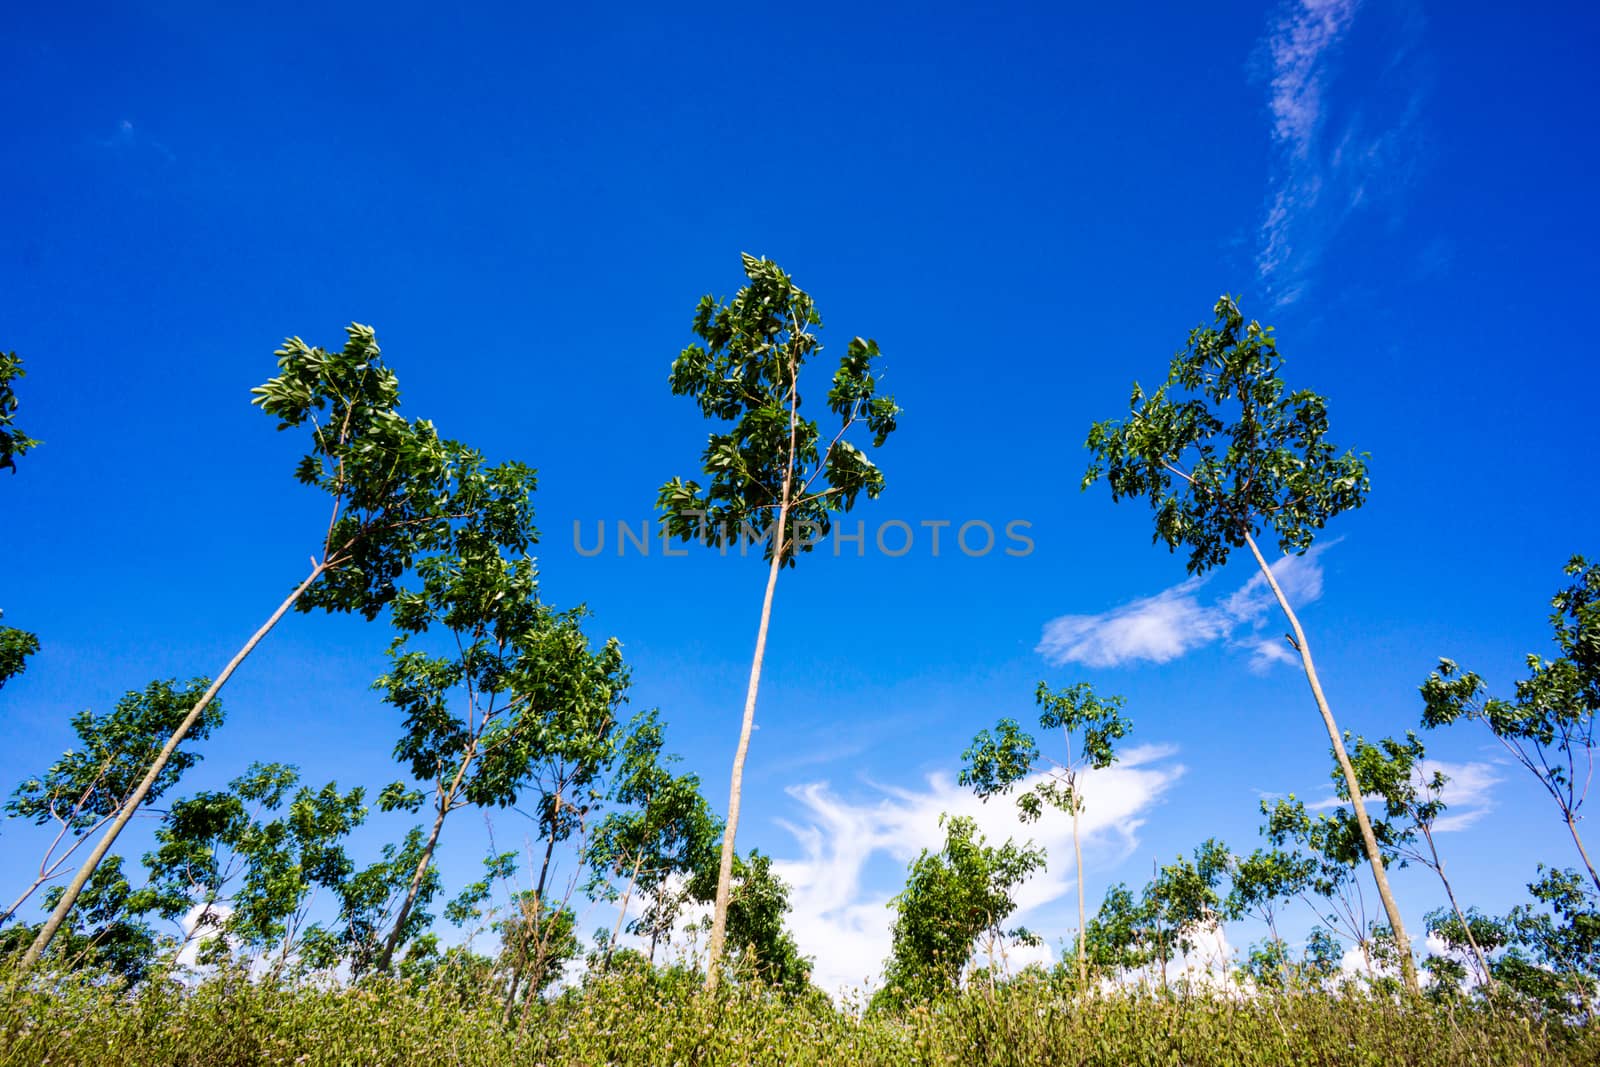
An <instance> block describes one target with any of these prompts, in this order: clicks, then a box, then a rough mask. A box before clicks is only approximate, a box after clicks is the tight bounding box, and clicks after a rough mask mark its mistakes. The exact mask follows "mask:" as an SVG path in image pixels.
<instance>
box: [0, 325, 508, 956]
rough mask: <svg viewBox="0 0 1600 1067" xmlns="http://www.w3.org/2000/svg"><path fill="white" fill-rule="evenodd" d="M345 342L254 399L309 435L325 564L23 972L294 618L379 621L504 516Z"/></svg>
mask: <svg viewBox="0 0 1600 1067" xmlns="http://www.w3.org/2000/svg"><path fill="white" fill-rule="evenodd" d="M346 334H347V340H346V343H345V346H344V348H343V349H341V350H338V351H333V352H329V351H325V350H323V349H321V348H312V347H311V346H309V345H307V344H306V343H305V342H304V341H302V340H300V338H298V337H293V338H290V339H289V340H287V341H285V342H284V345H283V347H282V348H280V349H278V351H277V357H278V369H279V371H280V372H281V373H280V374H279V375H278V376H277V377H276V378H273V379H271V380H270V381H268V382H267V383H266V384H264V385H261V386H258V387H257V388H256V389H254V390H253V392H254V394H255V396H254V401H253V402H254V403H256V404H258V405H259V406H260V407H261V409H262V410H263V411H264V412H266V413H267V414H268V415H271V416H273V417H275V418H276V419H277V420H278V428H279V429H280V430H284V429H291V428H299V427H305V426H309V427H310V429H311V439H310V450H309V451H308V452H307V453H306V455H305V456H304V457H303V458H302V459H301V460H300V462H299V464H298V466H297V467H296V470H295V476H296V478H297V479H298V480H299V481H300V482H302V483H304V484H306V485H310V486H314V487H316V488H317V489H319V490H321V491H322V492H324V493H326V494H327V496H328V498H329V502H330V514H329V517H328V524H327V526H326V528H325V530H324V532H323V535H322V546H321V551H320V554H319V555H316V556H313V557H312V559H311V568H310V570H309V571H308V572H307V573H306V575H305V577H304V578H302V579H301V580H300V582H299V584H298V585H296V586H295V588H294V589H293V590H292V591H291V592H290V593H289V595H288V596H287V597H285V598H284V600H283V602H282V603H281V604H279V605H278V606H277V608H276V609H275V610H274V611H273V612H272V614H271V615H269V616H268V617H267V620H266V622H264V623H262V624H261V626H260V627H259V628H258V629H257V630H256V631H255V633H253V634H251V635H250V638H249V639H248V640H247V641H245V643H244V645H243V646H242V647H240V649H239V650H238V652H236V653H235V654H234V656H233V658H232V659H230V660H229V661H228V663H227V665H226V666H224V667H223V669H222V671H221V673H219V674H218V675H217V676H216V678H215V679H214V680H213V681H212V683H211V685H210V687H209V688H208V689H207V690H206V691H205V693H203V694H201V696H200V698H199V699H198V700H197V701H195V704H194V706H193V707H192V708H190V710H189V713H188V715H186V716H185V717H184V719H183V721H182V722H180V723H179V724H178V726H177V728H176V729H175V730H173V732H172V736H171V737H169V738H168V739H167V743H166V744H165V745H163V746H162V748H161V751H160V752H159V753H157V754H156V757H155V758H154V759H153V760H152V761H151V763H150V767H149V769H148V770H147V771H146V772H145V776H144V778H143V780H141V781H140V783H139V784H138V785H137V786H135V788H134V790H133V792H132V793H131V794H130V795H129V797H128V799H127V800H126V802H125V803H124V804H123V805H122V808H121V810H120V811H118V812H117V814H116V816H115V817H114V818H113V819H112V820H111V821H110V823H109V824H108V825H107V827H106V829H105V832H104V834H102V835H101V838H100V840H99V842H98V843H97V844H96V845H95V847H94V849H93V850H92V851H91V852H90V853H89V855H88V856H87V857H86V858H85V860H84V862H83V865H82V866H81V867H80V868H79V869H78V872H77V874H76V875H75V876H74V877H73V879H72V881H71V882H70V883H69V884H68V885H67V886H66V889H65V890H64V892H63V893H62V894H61V897H60V900H59V902H58V903H57V904H56V907H55V910H54V911H52V912H51V914H50V918H49V919H48V920H46V922H45V923H44V925H43V926H42V927H41V928H40V930H39V936H38V937H37V938H36V939H35V941H34V944H33V945H32V946H30V947H29V949H28V952H27V954H26V955H25V956H24V958H23V962H22V966H23V967H28V966H31V965H32V964H33V963H34V961H36V960H37V959H38V958H39V955H40V953H42V952H43V951H44V949H45V947H46V946H47V945H48V944H49V943H50V939H51V938H52V937H54V936H55V932H56V930H57V929H59V928H60V926H61V924H62V922H63V921H65V919H66V916H67V913H68V912H69V911H71V910H72V907H73V905H74V904H75V903H76V901H77V899H78V894H79V893H81V892H82V891H83V887H84V885H86V884H87V883H88V880H89V877H90V876H91V875H92V874H93V873H94V868H95V867H96V866H97V865H98V864H99V863H100V861H101V860H102V859H103V858H104V857H105V855H106V853H107V852H109V851H110V849H111V846H112V844H113V843H115V841H116V839H117V835H119V834H120V833H121V832H122V829H123V827H124V826H126V825H127V823H128V820H129V819H131V818H132V817H133V814H134V812H136V811H137V810H138V809H139V805H141V804H142V803H144V801H145V799H146V797H147V796H148V795H149V791H150V789H151V787H152V786H153V785H154V784H155V782H156V780H157V779H158V778H159V777H160V775H161V772H162V769H163V768H164V767H165V766H166V763H167V761H168V760H170V759H171V758H172V755H173V753H174V752H175V751H177V748H178V746H179V745H180V744H182V742H183V739H184V738H185V737H186V736H187V735H188V733H189V731H190V730H191V729H193V727H194V725H195V723H197V722H198V721H199V720H200V717H201V716H202V715H203V714H204V713H205V709H206V706H207V705H208V704H210V702H211V701H212V700H213V699H214V698H215V697H216V695H217V693H218V692H219V691H220V690H221V689H222V687H223V686H224V685H226V684H227V682H228V679H230V678H231V677H233V672H234V671H236V670H238V669H239V665H240V664H242V663H243V662H244V661H245V659H246V658H247V657H248V656H249V655H250V653H251V652H252V651H254V649H255V647H256V646H257V645H258V644H260V642H261V640H262V639H263V638H265V637H266V636H267V634H268V633H269V632H270V631H271V630H272V628H273V627H274V626H276V625H277V624H278V621H279V620H280V619H282V618H283V616H284V615H285V614H286V613H287V612H288V611H289V609H290V608H295V609H297V610H299V611H313V610H318V609H320V610H324V611H333V612H359V613H360V614H361V615H362V616H363V617H364V618H366V619H368V620H371V619H373V618H376V617H377V615H378V613H379V612H380V611H382V609H383V606H384V605H385V604H386V603H388V602H389V601H390V600H392V599H393V598H394V595H395V582H396V580H397V579H399V578H400V577H401V576H402V575H403V574H405V573H406V571H407V570H408V569H409V568H410V567H411V566H412V563H413V560H414V559H415V558H416V557H417V556H418V555H419V554H424V553H427V552H429V551H432V550H436V549H438V548H440V547H448V546H449V540H450V536H449V535H450V530H451V526H452V521H453V520H459V519H462V518H466V517H468V516H470V515H473V514H477V513H480V512H487V513H494V512H496V510H497V509H502V504H503V502H502V493H501V492H500V491H499V482H500V479H498V478H496V477H495V474H494V471H493V470H491V471H489V472H485V470H484V469H483V466H482V461H481V459H480V457H479V456H478V455H477V454H476V453H474V452H472V451H470V450H468V449H465V448H463V447H462V446H460V445H458V444H456V443H454V442H451V441H445V440H443V439H441V438H440V437H439V435H438V433H437V431H435V430H434V427H433V424H432V423H431V422H428V421H427V420H424V419H418V420H415V421H408V420H407V419H406V418H405V417H403V416H402V415H401V414H400V411H399V407H400V386H399V381H398V379H396V377H395V375H394V372H393V371H391V370H389V369H388V368H387V367H386V366H384V365H383V361H382V356H381V353H380V351H379V349H378V342H377V339H376V337H375V336H374V334H373V331H372V328H371V327H370V326H362V325H359V324H352V325H350V326H349V327H347V328H346Z"/></svg>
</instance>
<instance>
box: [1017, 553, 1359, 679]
mask: <svg viewBox="0 0 1600 1067" xmlns="http://www.w3.org/2000/svg"><path fill="white" fill-rule="evenodd" d="M1335 544H1338V542H1337V541H1329V542H1327V543H1326V544H1321V545H1317V546H1315V547H1314V548H1312V549H1311V550H1310V551H1308V552H1306V553H1305V554H1304V555H1301V556H1284V557H1283V558H1281V559H1279V560H1278V561H1277V562H1275V563H1273V564H1272V574H1273V577H1274V578H1275V579H1276V580H1277V582H1278V585H1279V587H1280V588H1281V589H1282V590H1283V594H1284V596H1285V597H1287V598H1288V599H1289V603H1290V604H1291V605H1293V606H1296V607H1298V606H1301V605H1305V604H1309V603H1311V602H1312V601H1314V600H1317V599H1318V598H1320V597H1321V596H1322V564H1321V563H1320V562H1319V560H1318V557H1319V556H1320V555H1321V554H1322V553H1323V552H1324V551H1326V550H1327V549H1328V548H1330V547H1331V546H1333V545H1335ZM1204 584H1205V579H1202V578H1190V579H1188V580H1187V581H1184V582H1180V583H1179V584H1178V585H1175V586H1173V587H1172V588H1170V589H1167V590H1164V591H1163V592H1160V593H1157V594H1156V595H1154V596H1149V597H1144V598H1142V599H1139V600H1135V601H1133V602H1132V603H1129V604H1124V605H1123V606H1121V607H1118V608H1112V609H1111V610H1110V611H1107V612H1102V613H1101V614H1099V615H1062V616H1060V617H1058V618H1055V619H1051V620H1050V621H1049V622H1047V623H1045V625H1044V631H1043V633H1042V634H1041V635H1040V638H1039V644H1038V645H1037V646H1036V647H1035V649H1034V651H1036V652H1038V653H1039V654H1040V655H1042V656H1043V657H1044V658H1045V659H1046V660H1048V661H1049V662H1051V663H1054V664H1062V663H1082V664H1085V665H1086V666H1090V667H1116V666H1120V665H1122V664H1124V663H1132V662H1136V661H1139V660H1148V661H1149V662H1151V663H1166V662H1168V661H1170V660H1173V659H1176V658H1178V657H1179V656H1182V655H1184V654H1185V653H1187V652H1191V651H1193V650H1194V649H1197V648H1201V647H1203V646H1205V645H1209V644H1212V643H1214V642H1216V641H1219V640H1225V641H1226V642H1227V643H1228V645H1229V646H1230V647H1234V648H1242V649H1248V650H1249V651H1250V653H1251V660H1250V665H1251V669H1252V670H1257V671H1261V670H1266V669H1268V668H1269V667H1271V666H1272V665H1273V664H1274V663H1295V662H1297V658H1296V656H1295V654H1294V652H1293V651H1292V650H1291V649H1290V647H1289V645H1288V642H1287V641H1285V640H1284V639H1283V637H1282V636H1281V635H1278V634H1275V633H1269V632H1267V631H1266V630H1265V629H1264V627H1266V626H1267V624H1268V623H1269V621H1271V620H1272V619H1274V618H1276V617H1277V612H1278V605H1277V600H1276V598H1274V597H1273V595H1272V590H1271V589H1270V588H1269V587H1268V586H1267V582H1266V578H1265V576H1263V575H1262V574H1261V573H1260V572H1259V571H1257V572H1256V573H1255V574H1254V575H1252V576H1251V578H1250V580H1249V581H1247V582H1245V583H1244V585H1242V586H1240V587H1239V588H1238V589H1236V590H1234V591H1233V592H1232V593H1230V594H1228V595H1227V596H1225V597H1222V598H1221V599H1220V600H1217V601H1215V602H1214V603H1211V604H1203V603H1201V601H1200V598H1199V597H1198V596H1197V595H1196V593H1197V592H1198V590H1199V589H1200V587H1201V586H1202V585H1204Z"/></svg>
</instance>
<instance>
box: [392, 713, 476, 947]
mask: <svg viewBox="0 0 1600 1067" xmlns="http://www.w3.org/2000/svg"><path fill="white" fill-rule="evenodd" d="M476 754H477V745H476V743H475V742H474V743H473V744H472V745H471V746H470V747H469V748H468V749H467V754H466V756H465V757H464V758H463V759H462V760H461V766H459V767H457V768H456V776H455V778H453V779H452V780H451V782H450V789H449V790H448V791H447V792H446V793H445V794H444V795H443V796H442V797H440V798H439V813H438V814H437V815H436V816H435V817H434V820H433V831H432V832H431V833H429V834H428V843H427V844H426V845H424V846H422V858H421V859H419V860H418V861H417V869H416V871H415V872H413V873H412V875H411V884H410V885H409V886H407V887H406V899H405V901H404V902H403V903H401V905H400V914H398V915H396V916H395V920H394V927H393V929H391V930H390V931H389V936H388V937H387V938H385V939H384V942H383V951H382V952H379V953H378V965H377V966H378V971H379V972H380V973H384V972H387V971H388V970H389V963H390V962H391V961H392V960H393V959H394V951H395V949H397V948H399V947H400V935H401V932H402V931H403V930H404V929H405V925H406V920H407V919H409V918H411V909H412V908H413V907H415V906H416V903H417V896H418V895H419V894H420V893H421V892H422V880H423V879H424V878H426V877H427V875H428V867H429V865H430V864H431V863H432V862H433V850H434V849H435V848H436V847H437V846H438V844H439V831H440V830H443V829H444V819H445V816H446V815H449V814H450V805H452V804H453V803H455V799H456V793H457V792H459V791H460V789H461V782H462V780H463V779H464V778H465V777H466V775H467V767H469V766H470V765H471V764H472V757H473V756H474V755H476Z"/></svg>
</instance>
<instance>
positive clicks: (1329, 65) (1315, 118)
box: [1256, 0, 1422, 306]
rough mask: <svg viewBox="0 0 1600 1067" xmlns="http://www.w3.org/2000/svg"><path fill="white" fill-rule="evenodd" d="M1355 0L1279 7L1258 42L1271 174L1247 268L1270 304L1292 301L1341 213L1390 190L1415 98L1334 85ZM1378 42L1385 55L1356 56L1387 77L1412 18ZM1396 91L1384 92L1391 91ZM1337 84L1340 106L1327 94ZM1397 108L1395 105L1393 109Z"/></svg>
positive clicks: (1406, 85)
mask: <svg viewBox="0 0 1600 1067" xmlns="http://www.w3.org/2000/svg"><path fill="white" fill-rule="evenodd" d="M1360 6H1361V5H1360V2H1359V0H1287V2H1285V3H1284V4H1283V5H1282V6H1280V7H1279V9H1278V11H1277V13H1276V14H1275V15H1274V16H1273V19H1272V23H1271V25H1270V27H1269V29H1268V32H1267V35H1266V38H1265V39H1264V40H1263V42H1262V49H1261V53H1262V59H1263V62H1262V67H1263V68H1264V72H1265V75H1266V76H1265V81H1266V83H1267V88H1268V95H1267V108H1268V112H1269V114H1270V116H1271V133H1272V143H1273V162H1272V175H1271V179H1270V183H1269V188H1268V194H1267V205H1266V210H1265V217H1264V218H1263V220H1262V223H1261V229H1260V233H1259V235H1258V244H1257V253H1256V269H1257V273H1258V275H1259V277H1260V278H1261V280H1262V281H1263V282H1264V283H1265V284H1266V286H1267V289H1268V290H1269V292H1270V293H1271V294H1272V296H1273V298H1274V299H1275V301H1276V302H1277V303H1278V304H1279V305H1280V306H1281V305H1284V304H1289V303H1293V302H1294V301H1295V300H1297V299H1298V298H1299V297H1300V296H1301V294H1302V293H1303V292H1304V291H1305V289H1306V287H1307V285H1308V284H1309V283H1310V279H1311V274H1312V273H1313V271H1314V270H1315V268H1316V266H1317V264H1318V262H1319V261H1320V260H1321V258H1322V253H1323V251H1324V249H1325V247H1326V245H1327V244H1328V242H1329V241H1330V240H1332V238H1333V236H1334V234H1335V232H1336V231H1337V230H1338V229H1339V227H1340V226H1341V225H1342V224H1343V223H1344V221H1345V219H1346V218H1347V217H1348V216H1349V215H1350V213H1351V212H1353V211H1355V210H1356V209H1357V208H1360V207H1362V206H1364V205H1367V204H1369V203H1371V202H1373V201H1374V200H1375V199H1377V198H1376V197H1375V196H1374V195H1373V194H1374V192H1375V191H1378V192H1382V191H1386V188H1387V187H1388V186H1391V185H1394V184H1398V183H1399V182H1400V179H1401V177H1402V176H1403V174H1404V172H1405V170H1406V166H1405V161H1404V159H1403V155H1404V150H1405V148H1406V145H1407V142H1408V141H1409V140H1410V134H1411V130H1412V127H1413V126H1414V125H1415V123H1416V121H1417V118H1418V114H1419V111H1420V105H1421V100H1422V90H1421V89H1420V87H1419V81H1418V79H1415V78H1414V77H1405V76H1400V77H1396V78H1393V79H1389V78H1382V77H1380V78H1377V79H1372V80H1371V81H1370V82H1369V83H1368V84H1363V85H1357V86H1350V85H1347V84H1343V83H1340V80H1339V76H1340V74H1341V63H1340V60H1341V57H1342V55H1343V52H1344V50H1345V47H1346V44H1347V38H1348V37H1349V35H1350V31H1351V28H1352V27H1353V26H1354V25H1355V23H1356V16H1357V12H1358V9H1359V8H1360ZM1399 23H1400V25H1399V27H1398V32H1396V33H1384V34H1380V35H1378V37H1379V38H1381V39H1382V40H1383V42H1384V44H1383V46H1382V47H1383V48H1384V49H1385V50H1386V54H1384V55H1381V56H1377V57H1371V56H1363V57H1361V58H1362V59H1363V61H1364V62H1365V63H1366V64H1367V65H1368V66H1376V67H1377V68H1378V69H1379V70H1380V71H1381V72H1383V73H1390V72H1392V71H1393V70H1394V69H1395V67H1396V66H1397V65H1399V63H1400V62H1401V61H1402V60H1403V59H1404V58H1405V57H1406V56H1407V54H1408V53H1409V52H1410V50H1411V45H1412V43H1413V41H1414V39H1415V37H1416V29H1415V27H1416V25H1417V22H1416V20H1415V19H1414V18H1410V19H1408V18H1406V17H1403V16H1402V17H1401V18H1400V19H1399ZM1391 81H1392V82H1394V83H1397V84H1398V85H1400V86H1403V91H1401V92H1398V93H1395V92H1392V91H1385V90H1392V89H1393V88H1394V85H1391V84H1389V83H1390V82H1391ZM1336 84H1340V88H1341V95H1342V97H1343V99H1342V100H1341V103H1342V106H1341V107H1337V108H1336V107H1334V106H1333V103H1332V100H1331V97H1332V96H1333V92H1332V90H1333V88H1334V86H1335V85H1336ZM1397 101H1398V103H1397Z"/></svg>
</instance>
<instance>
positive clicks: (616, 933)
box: [601, 852, 644, 970]
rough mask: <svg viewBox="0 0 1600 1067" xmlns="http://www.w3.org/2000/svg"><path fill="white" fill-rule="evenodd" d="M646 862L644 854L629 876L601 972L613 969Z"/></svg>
mask: <svg viewBox="0 0 1600 1067" xmlns="http://www.w3.org/2000/svg"><path fill="white" fill-rule="evenodd" d="M643 862H644V853H643V852H641V853H639V857H638V858H637V859H635V860H634V861H633V874H631V875H629V876H628V888H627V890H626V891H625V892H624V893H623V894H622V906H621V907H620V908H618V909H617V925H616V927H615V928H613V929H612V931H611V940H610V941H609V942H607V943H606V958H605V962H604V963H603V964H602V965H601V970H610V969H611V954H612V953H613V952H615V951H616V949H617V938H619V937H621V936H622V923H623V920H625V919H626V918H627V917H628V901H630V900H632V899H633V887H634V886H635V885H637V884H638V882H639V865H640V864H641V863H643Z"/></svg>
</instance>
